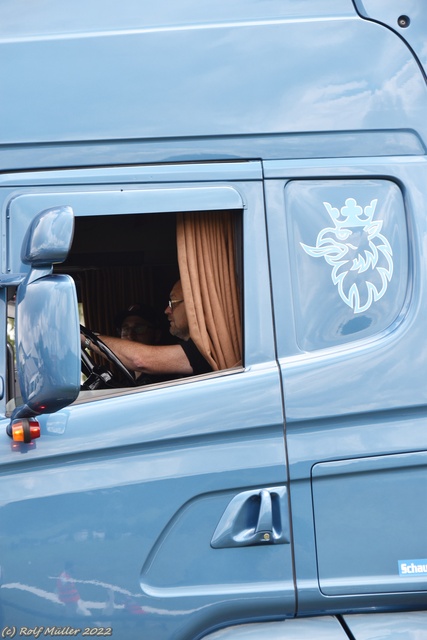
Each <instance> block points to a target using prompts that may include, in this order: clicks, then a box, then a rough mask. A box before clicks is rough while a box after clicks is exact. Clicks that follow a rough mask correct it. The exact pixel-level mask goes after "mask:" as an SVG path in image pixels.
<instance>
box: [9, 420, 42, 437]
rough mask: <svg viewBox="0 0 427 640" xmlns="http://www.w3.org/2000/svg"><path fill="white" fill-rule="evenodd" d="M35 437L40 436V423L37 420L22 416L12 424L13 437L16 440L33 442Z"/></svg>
mask: <svg viewBox="0 0 427 640" xmlns="http://www.w3.org/2000/svg"><path fill="white" fill-rule="evenodd" d="M34 438H40V425H39V423H38V422H37V420H28V419H27V418H22V419H21V420H15V421H14V422H13V424H12V439H13V440H14V442H25V443H28V442H31V440H34Z"/></svg>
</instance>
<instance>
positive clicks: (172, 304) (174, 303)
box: [168, 300, 184, 311]
mask: <svg viewBox="0 0 427 640" xmlns="http://www.w3.org/2000/svg"><path fill="white" fill-rule="evenodd" d="M180 302H184V300H169V302H168V307H169V308H170V309H171V310H172V311H173V310H174V309H175V307H176V306H177V305H178V304H179V303H180Z"/></svg>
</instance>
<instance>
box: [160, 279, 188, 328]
mask: <svg viewBox="0 0 427 640" xmlns="http://www.w3.org/2000/svg"><path fill="white" fill-rule="evenodd" d="M183 297H184V296H183V294H182V287H181V281H180V280H178V282H176V283H175V284H174V286H173V287H172V291H171V292H170V301H171V303H172V307H170V306H169V305H168V306H167V307H166V309H165V314H166V315H167V317H168V320H169V332H170V333H171V334H172V335H173V336H176V337H177V338H181V340H188V339H189V337H190V331H189V328H188V319H187V312H186V310H185V302H184V300H183ZM178 301H179V302H178Z"/></svg>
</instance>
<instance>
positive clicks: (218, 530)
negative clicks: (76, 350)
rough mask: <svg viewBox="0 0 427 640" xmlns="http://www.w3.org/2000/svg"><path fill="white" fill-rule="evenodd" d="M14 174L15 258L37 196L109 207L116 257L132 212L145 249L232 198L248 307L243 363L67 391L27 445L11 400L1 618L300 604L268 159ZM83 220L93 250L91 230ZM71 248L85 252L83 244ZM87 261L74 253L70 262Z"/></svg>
mask: <svg viewBox="0 0 427 640" xmlns="http://www.w3.org/2000/svg"><path fill="white" fill-rule="evenodd" d="M2 181H3V184H2V190H1V194H2V195H1V197H2V202H3V208H2V210H3V211H6V212H7V220H8V222H7V229H8V235H7V238H8V249H9V250H8V257H7V260H8V269H9V271H10V272H14V273H21V272H22V271H23V270H24V271H25V269H24V267H23V265H22V263H21V261H20V258H19V257H17V256H19V255H20V254H19V253H18V247H20V246H21V245H22V241H23V238H24V235H25V232H26V229H27V228H28V226H29V225H31V222H32V220H33V219H34V217H35V216H36V215H37V213H38V212H39V211H40V210H42V209H45V208H47V207H50V206H56V205H58V203H62V204H66V205H67V206H70V207H71V208H72V209H73V211H74V216H75V221H76V233H75V238H76V237H77V236H78V234H79V233H80V231H79V229H80V230H81V229H85V230H87V229H88V228H89V227H90V228H93V229H95V230H96V229H99V230H100V231H99V235H101V229H102V228H103V225H104V227H105V228H107V227H109V225H110V223H111V222H113V223H114V224H113V225H112V228H114V230H115V231H114V237H111V238H106V237H105V241H108V242H111V245H112V246H113V249H115V251H116V252H115V253H114V252H113V251H111V252H110V253H109V254H108V256H109V259H113V257H114V255H116V257H117V254H118V253H119V248H122V247H119V244H120V242H121V240H120V238H121V232H120V223H121V221H123V224H124V220H125V219H126V220H127V222H126V224H131V223H132V224H131V226H132V225H133V226H132V228H134V229H137V228H138V229H139V228H140V227H139V226H138V224H139V222H141V224H142V226H144V224H143V223H145V222H146V220H147V219H148V217H149V220H150V224H151V222H152V223H153V225H154V226H155V227H156V229H157V232H158V233H159V235H158V236H157V237H160V238H161V242H160V244H159V246H157V245H156V246H155V245H154V244H153V245H150V242H146V241H144V238H143V237H142V235H141V236H139V237H138V239H137V242H136V243H135V237H131V234H130V235H129V237H128V239H127V240H128V244H127V249H128V254H129V255H130V253H131V247H132V246H133V245H134V244H138V245H139V250H140V253H141V255H143V256H144V257H143V258H142V259H147V260H148V257H149V256H150V255H151V249H153V250H155V249H158V250H160V251H161V250H162V249H163V250H165V247H166V245H167V237H168V228H169V227H168V225H169V222H170V221H171V219H173V217H174V216H175V215H177V214H178V213H182V212H186V211H195V212H197V211H204V212H215V211H222V210H227V211H231V212H232V214H233V215H234V216H236V221H237V219H239V221H240V222H239V227H240V229H241V233H240V237H239V239H238V243H237V244H239V249H238V250H239V252H240V256H241V262H240V267H239V268H240V272H241V273H240V284H241V305H242V317H243V318H244V323H243V328H244V361H243V364H242V365H239V366H236V367H235V368H234V369H230V370H226V371H219V372H214V373H210V374H205V375H201V376H193V377H189V378H186V379H177V380H171V381H168V382H163V383H161V384H158V385H149V386H147V387H141V388H129V389H123V388H121V389H117V388H116V389H104V390H102V391H99V392H98V391H90V390H89V391H85V392H82V393H80V395H79V397H78V398H77V400H76V402H74V403H73V404H71V405H69V406H64V407H63V408H61V409H60V410H58V411H57V412H55V413H48V414H44V415H40V416H39V418H38V420H39V422H40V425H41V437H40V438H39V439H38V440H37V441H35V443H32V444H31V446H30V445H28V446H23V447H21V448H20V450H16V448H15V447H14V446H12V445H13V443H12V442H11V440H10V438H9V437H8V436H7V435H6V425H7V423H8V417H7V416H6V409H7V408H6V407H4V408H3V417H2V421H1V422H2V425H3V435H2V436H1V437H0V438H1V439H0V471H1V475H0V484H1V490H0V493H1V495H2V501H1V503H0V507H1V514H2V517H1V518H0V552H1V553H0V562H1V564H2V567H3V570H4V582H3V585H2V587H3V588H2V607H3V622H4V624H5V625H9V626H11V625H12V626H13V625H14V626H15V627H16V628H18V627H19V626H23V625H24V624H25V625H26V626H28V627H30V626H31V625H32V626H34V625H40V624H41V625H44V626H46V627H47V626H52V625H55V624H65V623H67V624H68V625H70V626H72V627H73V628H74V627H75V628H81V629H84V628H85V627H88V628H90V629H93V628H95V627H96V628H102V629H104V635H108V634H113V635H118V636H119V637H125V636H126V637H127V638H130V639H131V638H135V639H137V638H138V639H140V638H141V637H152V638H156V640H169V639H170V638H172V637H173V638H176V639H178V638H193V637H194V638H196V637H200V636H201V635H202V634H205V633H207V632H208V631H210V630H212V629H215V628H217V627H221V626H224V625H227V624H233V623H237V622H238V621H240V620H242V619H245V620H247V621H250V620H262V619H272V618H283V617H286V616H292V615H293V614H294V612H295V593H294V591H295V590H294V582H293V565H292V546H291V530H290V520H289V510H288V489H287V464H286V452H285V444H284V437H283V422H284V420H283V411H282V394H281V381H280V375H279V370H278V367H277V363H276V360H275V344H274V334H273V323H272V313H271V299H270V288H269V287H268V286H266V283H268V279H269V273H268V260H267V255H268V254H267V242H266V230H265V218H264V214H265V210H264V200H263V188H262V181H261V169H260V165H259V164H258V163H241V164H240V163H231V164H221V163H216V164H215V165H213V166H209V165H200V166H198V165H186V166H174V165H171V166H169V167H167V166H163V167H161V168H155V167H150V168H148V167H145V168H144V167H140V168H137V167H133V168H132V171H129V172H126V171H125V172H123V169H121V170H116V169H114V168H112V169H109V170H107V169H104V170H91V172H90V176H87V175H86V173H85V171H84V170H82V171H75V172H74V171H70V172H58V173H57V174H56V173H55V172H50V173H49V174H48V175H44V174H40V175H39V174H37V175H36V174H34V173H33V174H31V176H27V175H25V174H23V175H19V176H17V175H15V176H13V182H12V178H10V179H8V178H7V177H5V176H3V177H2ZM129 221H130V222H129ZM159 222H160V224H159ZM85 225H86V226H85ZM91 225H92V226H91ZM148 226H149V225H148ZM109 228H110V227H109ZM135 233H140V232H139V231H138V232H137V231H134V232H133V236H134V235H135ZM88 235H90V242H89V240H88V237H87V236H88ZM79 237H80V239H81V240H82V243H81V245H80V248H81V247H83V244H84V242H83V241H85V242H86V243H88V244H87V245H86V246H87V247H88V248H89V250H90V251H89V253H88V255H89V257H90V256H92V258H94V252H95V248H96V247H97V246H98V245H97V244H96V242H97V238H96V233H91V234H87V233H86V232H85V233H80V236H79ZM98 248H99V247H98ZM125 248H126V247H125ZM141 248H143V251H142V250H141ZM101 249H103V250H106V249H105V247H104V248H103V247H101ZM71 253H72V255H73V256H74V258H76V260H78V259H79V256H80V258H81V255H82V253H81V251H80V250H79V251H78V252H75V251H74V253H73V248H72V251H71ZM123 253H126V252H125V251H124V252H123ZM106 255H107V254H106ZM129 255H128V257H129ZM164 264H165V263H164ZM86 266H87V265H86ZM107 266H109V265H107ZM154 267H155V264H154V262H150V269H153V268H154ZM77 269H78V264H77V262H73V267H72V268H71V270H70V273H71V274H72V275H73V276H74V277H75V278H76V270H77ZM76 281H78V278H76ZM172 285H173V282H170V284H169V285H168V286H170V287H171V286H172ZM169 290H170V289H166V290H165V291H164V294H162V299H163V296H164V300H163V307H162V308H164V307H165V306H166V305H167V296H168V291H169ZM93 293H94V295H95V293H97V292H96V290H94V292H93ZM130 302H132V300H130ZM2 322H3V323H4V319H3V320H2ZM3 328H4V324H3ZM91 328H92V329H94V330H96V327H95V326H92V327H91ZM40 330H43V331H49V327H41V328H40ZM3 403H4V399H3Z"/></svg>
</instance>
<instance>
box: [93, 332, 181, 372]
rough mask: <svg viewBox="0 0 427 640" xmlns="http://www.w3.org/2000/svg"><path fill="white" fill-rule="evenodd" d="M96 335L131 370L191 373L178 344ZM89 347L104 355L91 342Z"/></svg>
mask: <svg viewBox="0 0 427 640" xmlns="http://www.w3.org/2000/svg"><path fill="white" fill-rule="evenodd" d="M98 337H99V338H100V340H102V342H104V343H105V344H106V345H107V347H109V348H110V349H111V351H113V352H114V353H115V354H116V356H117V357H118V358H119V360H121V361H122V362H123V364H124V366H125V367H126V368H127V369H130V370H131V371H136V372H140V373H146V374H151V375H153V374H167V373H181V374H183V375H191V374H192V373H193V368H192V366H191V364H190V362H189V360H188V358H187V356H186V354H185V352H184V349H183V348H182V347H181V346H180V345H179V344H171V345H162V346H157V345H149V344H141V343H139V342H133V341H132V340H124V339H123V338H114V337H112V336H102V335H100V336H98ZM82 345H83V346H85V337H84V336H82ZM89 349H91V350H93V351H94V352H96V353H98V354H100V355H101V356H103V357H105V356H104V355H103V353H102V352H101V351H100V350H99V349H98V348H97V347H96V345H94V343H93V342H91V344H90V345H89Z"/></svg>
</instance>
